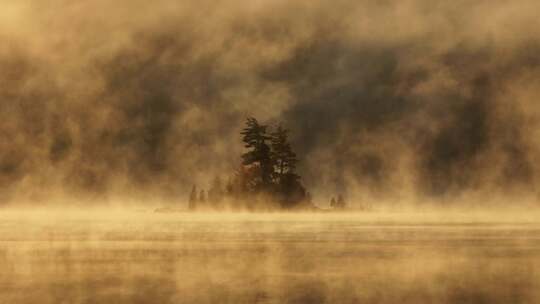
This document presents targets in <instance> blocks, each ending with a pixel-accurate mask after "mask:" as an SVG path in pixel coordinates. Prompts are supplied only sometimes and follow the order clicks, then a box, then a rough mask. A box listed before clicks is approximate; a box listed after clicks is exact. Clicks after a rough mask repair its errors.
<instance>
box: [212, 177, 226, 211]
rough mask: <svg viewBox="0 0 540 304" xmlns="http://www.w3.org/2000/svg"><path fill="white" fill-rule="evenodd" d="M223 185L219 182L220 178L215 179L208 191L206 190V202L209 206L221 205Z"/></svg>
mask: <svg viewBox="0 0 540 304" xmlns="http://www.w3.org/2000/svg"><path fill="white" fill-rule="evenodd" d="M223 195H224V191H223V183H222V182H221V178H219V177H216V178H214V180H213V181H212V185H211V186H210V190H208V200H209V201H210V203H211V204H213V205H214V206H217V205H219V204H220V203H221V201H222V200H223Z"/></svg>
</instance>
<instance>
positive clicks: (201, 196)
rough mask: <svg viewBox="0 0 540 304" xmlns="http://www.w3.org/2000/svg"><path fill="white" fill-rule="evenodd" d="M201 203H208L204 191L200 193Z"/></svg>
mask: <svg viewBox="0 0 540 304" xmlns="http://www.w3.org/2000/svg"><path fill="white" fill-rule="evenodd" d="M199 202H200V203H201V204H205V203H206V195H205V192H204V190H201V192H200V193H199Z"/></svg>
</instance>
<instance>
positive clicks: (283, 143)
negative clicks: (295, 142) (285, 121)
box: [270, 125, 298, 183]
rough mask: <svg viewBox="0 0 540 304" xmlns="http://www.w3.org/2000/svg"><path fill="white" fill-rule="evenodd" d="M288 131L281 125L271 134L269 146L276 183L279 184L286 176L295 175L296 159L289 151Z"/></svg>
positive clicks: (294, 154) (290, 150)
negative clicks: (270, 146)
mask: <svg viewBox="0 0 540 304" xmlns="http://www.w3.org/2000/svg"><path fill="white" fill-rule="evenodd" d="M288 133H289V130H287V129H284V128H283V127H282V126H281V125H279V126H278V127H277V129H276V130H275V131H274V132H272V134H271V136H270V138H271V145H272V154H271V156H272V160H273V164H274V169H275V174H274V175H275V176H276V178H277V180H278V183H281V181H282V180H283V177H284V176H285V175H286V174H288V175H291V174H293V175H295V172H294V171H295V170H296V163H297V162H298V159H297V158H296V153H294V152H293V151H292V149H291V145H290V144H289V138H288V137H289V136H288Z"/></svg>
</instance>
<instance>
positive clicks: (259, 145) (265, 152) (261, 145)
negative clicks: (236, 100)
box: [240, 117, 273, 190]
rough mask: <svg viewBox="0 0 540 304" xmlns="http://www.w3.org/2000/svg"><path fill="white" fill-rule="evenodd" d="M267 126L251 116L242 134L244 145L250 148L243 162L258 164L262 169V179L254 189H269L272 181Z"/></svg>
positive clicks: (245, 163)
mask: <svg viewBox="0 0 540 304" xmlns="http://www.w3.org/2000/svg"><path fill="white" fill-rule="evenodd" d="M266 129H267V126H265V125H261V124H259V122H258V121H257V120H256V119H255V118H253V117H250V118H248V119H247V121H246V127H245V128H244V129H243V130H242V132H241V133H240V134H242V135H243V138H242V141H243V142H244V146H245V147H246V148H247V149H249V151H248V152H246V153H244V154H243V155H242V164H243V165H246V166H257V167H258V168H259V170H260V172H259V173H260V174H259V177H260V180H259V181H258V182H256V183H255V184H256V186H255V189H254V190H260V189H261V188H262V189H268V188H269V186H270V185H271V182H272V174H273V165H272V158H271V155H270V147H269V146H268V144H267V141H269V140H270V137H269V136H268V135H267V133H266Z"/></svg>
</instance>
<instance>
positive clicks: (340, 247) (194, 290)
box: [0, 212, 540, 303]
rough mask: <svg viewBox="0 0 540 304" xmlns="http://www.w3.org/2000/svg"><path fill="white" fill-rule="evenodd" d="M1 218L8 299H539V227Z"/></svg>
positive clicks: (3, 288)
mask: <svg viewBox="0 0 540 304" xmlns="http://www.w3.org/2000/svg"><path fill="white" fill-rule="evenodd" d="M0 219H1V222H0V269H1V271H0V303H539V302H540V292H539V291H538V289H539V288H538V287H539V286H540V225H539V224H537V223H535V222H534V221H533V222H530V221H526V222H512V221H505V222H492V221H485V220H480V221H459V220H453V221H442V222H441V221H439V220H427V221H425V220H417V221H415V220H410V219H409V220H407V221H403V220H396V219H395V218H388V219H385V220H373V219H366V218H365V217H364V216H363V215H357V216H340V215H316V216H310V215H286V216H282V215H264V216H263V215H242V216H233V215H228V216H219V215H191V214H155V213H150V212H149V213H139V214H132V215H124V216H120V217H114V216H107V217H101V216H99V215H86V216H81V215H77V216H58V215H57V216H54V217H51V216H48V215H47V214H41V215H34V216H25V215H24V214H22V215H21V214H18V215H3V216H0Z"/></svg>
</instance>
